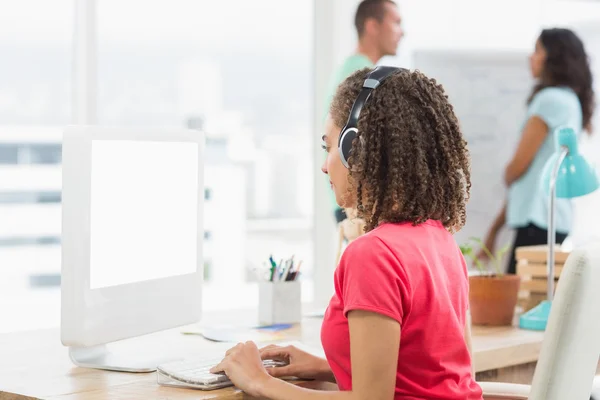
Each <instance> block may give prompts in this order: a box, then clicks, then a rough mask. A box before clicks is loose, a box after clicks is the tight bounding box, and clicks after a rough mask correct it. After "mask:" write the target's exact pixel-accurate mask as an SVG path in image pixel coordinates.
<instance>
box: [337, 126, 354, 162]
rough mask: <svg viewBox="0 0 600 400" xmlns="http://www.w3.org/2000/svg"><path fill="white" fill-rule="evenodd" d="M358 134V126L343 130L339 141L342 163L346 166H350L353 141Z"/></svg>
mask: <svg viewBox="0 0 600 400" xmlns="http://www.w3.org/2000/svg"><path fill="white" fill-rule="evenodd" d="M357 134H358V129H356V128H348V129H344V131H342V134H341V135H340V140H339V143H338V150H339V153H340V159H341V160H342V164H344V166H345V167H346V168H349V165H348V159H349V158H350V153H352V141H353V140H354V138H355V137H356V135H357Z"/></svg>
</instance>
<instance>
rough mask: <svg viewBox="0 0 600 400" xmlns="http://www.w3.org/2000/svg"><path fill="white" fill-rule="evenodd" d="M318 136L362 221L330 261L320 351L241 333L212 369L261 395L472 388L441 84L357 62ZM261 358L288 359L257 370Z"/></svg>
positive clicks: (444, 393)
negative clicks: (328, 384)
mask: <svg viewBox="0 0 600 400" xmlns="http://www.w3.org/2000/svg"><path fill="white" fill-rule="evenodd" d="M323 141H324V148H325V150H326V151H327V159H326V161H325V163H324V165H323V167H322V170H323V172H324V173H326V174H327V175H328V176H329V179H330V182H331V187H332V189H333V191H334V193H335V197H336V200H337V203H338V204H339V205H340V206H341V207H350V208H354V209H356V210H358V214H359V215H358V217H360V218H362V219H363V220H364V221H365V231H366V233H365V234H364V235H361V236H359V237H358V238H356V239H355V240H354V241H352V242H351V243H350V244H349V245H348V247H347V249H346V250H345V251H344V253H343V255H342V257H341V260H340V263H339V265H338V267H337V269H336V271H335V278H334V281H335V294H334V295H333V297H332V299H331V301H330V303H329V307H328V308H327V311H326V313H325V317H324V320H323V326H322V330H321V341H322V344H323V348H324V350H325V355H326V359H321V358H318V357H314V356H312V355H309V354H307V353H305V352H302V351H301V350H299V349H297V348H294V347H277V346H269V347H266V348H263V349H260V350H259V349H258V348H257V347H256V345H255V344H254V343H252V342H247V343H243V344H238V345H237V346H236V347H234V348H232V349H231V350H229V351H228V352H227V354H226V356H225V358H224V360H223V361H222V362H221V363H220V364H219V365H217V366H216V367H215V368H213V369H212V371H213V372H217V371H224V372H225V373H226V374H227V375H228V376H229V378H230V379H231V381H232V382H233V383H234V384H235V385H236V386H237V387H238V388H240V389H242V390H244V391H246V392H248V393H249V394H251V395H255V396H258V397H261V398H268V399H281V400H295V399H305V400H310V399H315V400H317V399H434V398H435V399H447V400H454V399H456V400H458V399H460V400H465V399H476V400H480V399H481V398H482V392H481V388H480V387H479V385H478V384H477V383H476V382H475V379H474V375H473V372H472V364H471V357H470V352H469V347H470V342H469V338H470V327H469V321H468V319H469V318H468V278H467V267H466V264H465V261H464V258H463V257H462V254H461V252H460V250H459V248H458V246H457V245H456V242H455V241H454V239H453V237H452V233H453V232H455V231H457V230H459V229H460V228H461V227H462V226H463V224H464V223H465V206H466V203H467V200H468V198H469V190H470V187H471V183H470V171H469V154H468V151H467V147H466V142H465V140H464V139H463V136H462V134H461V131H460V129H459V126H458V121H457V119H456V116H455V114H454V111H453V108H452V106H451V105H450V103H449V102H448V98H447V96H446V94H445V93H444V90H443V89H442V87H441V86H440V85H439V84H437V83H436V82H435V81H434V80H432V79H429V78H427V77H426V76H425V75H423V74H421V73H420V72H410V71H407V70H401V69H395V68H392V67H378V68H376V69H375V70H373V71H370V70H361V71H358V72H356V73H354V74H353V75H351V76H350V77H348V78H347V79H346V80H345V81H344V82H343V83H342V84H341V85H340V87H339V88H338V90H337V93H336V94H335V96H334V99H333V102H332V104H331V108H330V116H329V118H328V120H327V123H326V133H325V135H324V136H323ZM261 358H262V359H283V360H286V361H288V362H289V365H287V366H285V367H276V368H270V369H268V370H267V369H265V368H263V366H262V363H261ZM282 376H297V377H300V378H313V379H319V380H330V381H333V382H335V383H337V385H338V388H339V391H334V392H326V391H315V390H309V389H306V388H301V387H298V386H295V385H292V384H290V383H287V382H285V381H283V380H278V379H274V377H282Z"/></svg>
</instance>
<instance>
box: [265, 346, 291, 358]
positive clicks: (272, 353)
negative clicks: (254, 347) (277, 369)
mask: <svg viewBox="0 0 600 400" xmlns="http://www.w3.org/2000/svg"><path fill="white" fill-rule="evenodd" d="M260 358H261V360H280V361H287V360H288V359H289V358H290V354H289V353H288V352H287V351H285V350H284V349H283V348H281V347H279V348H275V349H269V350H265V351H263V352H261V353H260Z"/></svg>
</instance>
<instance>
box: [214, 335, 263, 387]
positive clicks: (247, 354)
mask: <svg viewBox="0 0 600 400" xmlns="http://www.w3.org/2000/svg"><path fill="white" fill-rule="evenodd" d="M221 371H223V372H225V374H226V375H227V377H228V378H229V379H230V380H231V382H232V383H233V384H234V385H235V386H236V387H237V388H238V389H241V390H243V391H244V392H246V393H247V394H249V395H251V396H256V397H260V391H261V390H260V388H261V387H262V386H263V385H264V384H265V383H266V382H267V381H268V380H269V379H272V378H271V377H270V376H269V374H268V373H267V370H266V369H265V367H264V366H263V364H262V361H261V358H260V354H259V352H258V347H256V344H254V342H246V343H239V344H238V345H237V346H235V347H233V348H231V349H229V350H227V352H226V353H225V358H224V359H223V361H221V362H220V363H219V364H218V365H216V366H214V367H212V368H211V369H210V372H211V373H213V374H214V373H218V372H221Z"/></svg>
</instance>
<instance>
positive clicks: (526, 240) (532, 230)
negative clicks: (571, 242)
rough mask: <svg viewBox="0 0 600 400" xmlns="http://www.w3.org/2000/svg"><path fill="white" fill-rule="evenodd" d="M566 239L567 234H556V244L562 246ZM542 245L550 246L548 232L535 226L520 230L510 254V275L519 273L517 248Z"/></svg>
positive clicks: (531, 225)
mask: <svg viewBox="0 0 600 400" xmlns="http://www.w3.org/2000/svg"><path fill="white" fill-rule="evenodd" d="M566 237H567V234H566V233H560V232H556V243H558V244H562V242H563V241H564V240H565V238H566ZM541 244H548V230H546V229H542V228H540V227H538V226H536V225H534V224H529V225H527V226H525V227H523V228H518V229H517V236H516V237H515V241H514V243H513V246H512V249H511V252H510V263H509V264H508V273H509V274H516V273H517V260H516V258H515V256H516V250H517V247H521V246H537V245H541Z"/></svg>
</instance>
